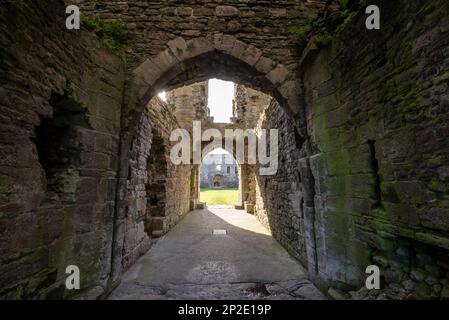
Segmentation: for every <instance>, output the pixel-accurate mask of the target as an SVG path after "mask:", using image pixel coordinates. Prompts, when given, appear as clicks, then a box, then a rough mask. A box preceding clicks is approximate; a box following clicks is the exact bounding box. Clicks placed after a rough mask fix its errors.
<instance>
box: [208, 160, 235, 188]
mask: <svg viewBox="0 0 449 320" xmlns="http://www.w3.org/2000/svg"><path fill="white" fill-rule="evenodd" d="M217 166H219V167H217ZM217 175H218V176H220V177H221V179H219V181H216V180H214V177H215V176H217ZM238 177H239V172H238V165H237V162H236V161H235V160H234V158H233V157H232V156H231V155H230V154H229V153H227V154H208V155H206V157H204V159H203V162H202V164H201V174H200V185H201V188H213V187H238V186H239V178H238ZM217 182H218V184H217Z"/></svg>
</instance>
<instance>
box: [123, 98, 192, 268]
mask: <svg viewBox="0 0 449 320" xmlns="http://www.w3.org/2000/svg"><path fill="white" fill-rule="evenodd" d="M178 127H179V124H178V122H177V121H176V118H175V116H174V115H173V112H172V109H171V108H170V107H169V106H168V105H167V104H166V103H164V102H163V101H161V100H160V99H159V98H157V97H155V98H153V99H152V100H151V102H150V103H149V105H148V107H147V109H146V111H145V113H144V114H143V115H142V118H141V120H140V123H139V127H138V134H139V135H138V136H137V137H136V138H135V140H134V141H133V144H132V146H133V147H132V151H131V158H130V159H129V169H128V172H129V177H128V182H127V183H128V186H127V190H128V195H127V196H126V202H127V203H128V206H127V211H126V216H125V231H124V245H123V269H127V268H129V267H130V266H131V265H132V264H134V262H135V261H136V260H137V259H138V258H139V257H140V256H141V255H142V254H143V253H145V252H146V251H147V250H148V249H149V247H150V238H157V237H160V236H161V235H163V234H164V233H165V232H167V231H168V230H169V229H170V228H171V227H173V226H174V225H175V224H176V223H177V222H178V221H179V219H180V218H181V217H182V216H183V215H184V214H185V213H187V212H188V211H189V208H190V175H191V166H188V165H179V166H176V165H174V164H172V163H171V161H170V147H171V142H170V134H171V132H172V130H174V129H176V128H178Z"/></svg>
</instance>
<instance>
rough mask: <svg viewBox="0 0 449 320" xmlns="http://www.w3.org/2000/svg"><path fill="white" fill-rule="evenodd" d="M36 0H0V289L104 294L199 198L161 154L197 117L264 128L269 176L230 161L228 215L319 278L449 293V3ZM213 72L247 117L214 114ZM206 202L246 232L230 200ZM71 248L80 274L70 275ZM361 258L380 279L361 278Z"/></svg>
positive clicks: (345, 286) (417, 294)
mask: <svg viewBox="0 0 449 320" xmlns="http://www.w3.org/2000/svg"><path fill="white" fill-rule="evenodd" d="M49 1H50V2H48V3H47V2H45V3H44V2H42V1H37V2H36V1H31V0H23V1H19V2H20V3H19V2H17V1H6V2H5V3H2V4H1V5H0V29H1V30H2V36H1V37H0V230H1V231H2V232H1V233H0V256H1V257H0V271H1V272H0V297H1V298H3V297H6V298H22V299H23V298H27V299H35V298H104V297H106V296H107V295H108V294H109V293H110V291H111V290H112V289H113V288H114V287H115V286H116V285H117V284H118V283H119V282H120V281H121V279H122V276H123V274H124V273H125V272H126V270H128V269H129V268H131V267H132V266H133V265H134V264H135V262H136V261H137V260H138V258H139V257H141V256H142V255H144V254H145V253H146V252H148V250H149V248H150V247H151V246H152V244H153V243H154V242H156V240H155V239H156V237H155V236H161V235H164V234H167V231H169V230H171V229H172V227H173V226H175V225H177V224H178V223H179V222H180V221H182V218H185V217H189V216H188V215H187V216H186V214H187V213H188V212H189V211H191V210H195V209H197V210H202V209H201V208H200V207H201V203H200V202H199V184H200V181H199V179H198V177H199V169H200V168H199V164H191V163H188V164H181V165H174V164H173V162H172V161H170V160H169V159H170V150H171V149H172V145H171V141H170V136H171V133H172V132H173V131H174V130H175V129H176V128H182V129H188V130H187V131H189V130H191V131H193V129H192V127H191V126H190V123H191V122H192V120H195V119H196V120H201V122H202V125H203V126H202V127H201V129H212V128H213V129H216V130H218V131H219V132H223V131H225V130H226V129H235V128H240V129H245V128H256V131H257V130H259V131H258V132H260V130H262V129H264V128H276V129H277V130H278V138H279V139H278V142H279V143H278V148H277V152H275V153H273V156H275V158H276V159H277V160H278V161H277V165H276V170H275V172H274V173H273V174H272V175H271V176H270V177H267V176H264V175H262V174H260V169H263V166H261V165H248V164H243V163H239V166H240V168H239V170H240V172H239V174H240V185H241V190H242V197H241V202H242V203H241V205H242V208H245V203H246V205H247V206H246V209H247V210H246V211H252V212H254V215H251V216H248V215H247V214H245V213H243V212H240V213H241V214H242V215H241V217H247V218H248V217H251V219H252V218H254V219H256V218H257V221H259V222H262V224H263V225H264V226H265V227H266V228H267V229H269V230H270V231H271V234H272V236H273V237H274V238H275V239H276V240H277V241H278V242H279V243H280V244H282V246H283V248H284V249H286V250H287V251H288V252H289V253H290V254H291V255H292V256H293V257H295V258H296V260H299V261H300V262H301V263H302V265H303V266H305V267H307V273H308V277H309V278H310V279H311V280H312V281H313V282H314V283H315V284H316V285H318V286H319V287H320V288H322V289H323V290H324V291H326V292H328V293H329V294H330V295H334V296H337V297H346V298H350V297H352V298H364V297H368V298H376V297H377V296H380V297H392V298H435V299H440V298H447V297H448V292H449V285H448V281H449V280H448V274H449V273H448V271H449V263H448V259H447V257H448V256H449V254H448V250H449V240H448V239H449V235H448V232H449V231H448V230H449V224H448V215H447V212H449V211H448V210H449V209H448V208H449V205H448V201H447V200H448V198H449V196H448V194H449V189H448V181H449V173H448V167H449V163H448V159H449V157H448V154H449V152H448V141H447V138H446V137H447V135H448V134H447V132H448V129H447V120H448V116H447V78H448V71H447V70H448V68H447V61H448V51H447V47H448V45H449V44H448V39H447V37H445V34H446V32H445V31H446V29H447V27H446V26H447V20H448V14H447V12H449V10H448V6H449V4H447V3H446V2H444V1H438V0H423V1H419V2H412V1H405V0H397V1H383V0H378V1H377V0H376V1H374V2H375V3H376V5H378V7H379V8H380V10H381V11H382V20H383V21H389V23H388V24H387V23H382V28H381V31H377V30H365V29H364V28H365V26H366V25H365V18H366V14H365V9H366V8H365V5H364V3H363V2H361V1H319V0H318V1H297V0H284V1H272V2H266V3H265V4H264V5H263V6H262V5H260V2H259V1H253V0H249V1H243V2H242V1H238V0H229V1H223V0H211V1H208V4H207V5H204V4H202V3H200V2H198V1H197V2H192V1H188V0H180V1H176V3H171V2H170V3H168V2H166V1H165V2H164V1H155V0H149V1H128V2H126V3H124V2H120V3H118V2H115V1H104V2H101V3H100V2H98V1H90V0H80V1H77V3H78V4H79V5H80V7H81V9H82V10H83V14H85V15H86V16H89V15H91V16H92V15H96V16H97V18H98V19H104V21H101V23H99V25H98V26H92V25H91V23H88V22H87V21H84V22H83V26H82V28H81V30H76V31H75V30H67V28H66V27H65V21H64V12H65V10H64V9H65V8H64V5H63V1H60V0H49ZM49 3H50V4H51V5H49ZM345 4H346V5H347V4H350V6H349V7H347V6H346V7H345ZM94 20H95V21H96V19H94ZM117 20H123V21H122V22H123V24H120V23H119V24H117V23H116V22H117ZM113 21H115V22H113ZM311 21H312V23H311ZM416 21H418V22H419V23H411V22H416ZM111 24H112V25H111ZM317 25H318V26H320V30H314V26H317ZM118 26H122V27H123V29H122V30H121V29H120V28H121V27H118ZM98 28H105V30H98ZM360 28H362V29H363V32H361V31H360ZM292 29H294V30H295V31H296V32H295V34H296V35H298V34H300V33H301V34H302V35H303V37H302V38H301V39H297V38H295V37H293V36H292V35H291V30H292ZM309 29H310V30H309ZM111 30H114V32H113V33H114V34H115V36H117V33H118V39H111V38H110V37H111V36H113V35H111V34H110V31H111ZM304 30H306V31H307V30H309V32H306V34H303V33H304V32H303V31H304ZM43 31H45V32H43ZM122 31H123V32H122ZM324 31H325V32H324ZM322 32H324V34H323V33H322ZM124 34H125V35H124ZM123 39H126V40H128V41H126V43H120V42H114V41H120V40H123ZM111 40H114V41H112V46H111ZM210 78H220V79H225V80H230V81H234V82H235V83H236V96H235V112H236V114H241V115H243V118H240V119H237V120H238V121H235V122H233V123H232V124H231V125H219V124H213V122H211V121H210V119H209V116H208V114H207V103H206V102H207V97H206V92H207V88H206V84H205V83H207V82H206V81H207V80H208V79H210ZM160 91H168V92H167V102H164V101H162V100H160V99H158V98H157V94H158V93H160ZM181 91H183V93H182V98H180V92H181ZM256 91H260V92H262V93H263V94H265V96H263V95H262V93H260V92H259V93H257V92H256ZM267 97H268V99H267ZM272 98H274V100H272ZM176 101H178V102H179V101H184V102H183V103H185V104H186V105H187V108H185V109H184V110H183V112H179V113H178V111H179V110H180V109H179V108H178V106H177V103H178V102H176ZM256 102H257V103H256ZM257 104H263V110H259V111H260V113H257V112H256V116H255V115H251V113H252V112H251V110H253V111H254V110H256V111H257V110H258V109H257V108H256V105H257ZM189 110H194V112H190V111H189ZM183 113H184V114H187V115H189V118H188V119H187V118H183V119H181V118H182V116H181V114H183ZM186 119H187V120H186ZM185 124H189V125H188V126H186V125H185ZM270 145H272V146H273V145H274V143H272V142H271V141H270ZM198 147H199V149H202V147H203V146H202V145H201V144H200V145H199V146H198ZM221 147H223V145H221ZM270 154H271V153H270ZM251 208H252V210H249V209H251ZM203 210H204V209H203ZM233 213H235V214H236V215H237V213H236V212H233ZM203 215H205V216H204V217H205V218H206V220H207V221H209V222H210V223H211V224H213V223H215V222H217V221H218V222H217V223H222V224H220V225H219V226H220V228H221V227H223V228H224V229H226V230H230V231H232V232H234V234H235V236H236V237H237V238H238V239H239V241H240V240H241V241H243V240H242V239H244V238H245V236H250V237H251V239H253V240H260V239H258V238H257V237H256V235H254V233H255V234H257V232H252V231H251V233H249V234H246V233H245V231H244V230H245V229H244V228H237V229H236V228H234V227H235V225H234V224H235V221H234V220H232V219H234V217H236V215H234V214H231V215H228V214H227V213H213V212H210V213H207V214H206V213H205V212H204V211H201V212H198V215H197V217H200V218H201V217H203ZM193 217H194V216H193ZM218 219H221V220H223V221H219V220H218ZM194 220H195V219H194ZM252 221H253V222H254V221H255V220H252ZM257 221H256V222H257ZM249 224H251V223H249ZM179 226H180V228H182V225H179ZM186 226H187V227H188V226H189V224H187V225H186ZM193 226H197V227H198V229H199V230H201V224H200V225H197V224H195V223H193ZM193 226H192V227H193ZM232 226H234V227H232ZM203 227H204V226H203ZM207 228H208V229H207V230H209V231H210V229H211V228H210V225H209V226H208V227H207ZM175 229H176V228H175ZM188 229H189V227H188V228H187V230H188ZM239 229H243V230H239ZM184 230H186V229H184ZM209 231H208V232H209ZM218 231H220V230H218ZM218 233H220V232H218ZM207 234H208V235H211V233H210V232H209V233H207ZM204 235H205V233H201V232H200V233H199V234H198V236H204ZM240 235H242V237H241V238H240ZM169 236H170V233H168V234H167V237H169ZM254 237H256V238H257V239H256V238H254ZM237 238H236V239H237ZM213 239H214V240H213V241H215V240H217V241H216V242H217V246H216V247H213V250H215V251H218V252H219V251H220V250H219V249H223V247H220V246H221V244H220V243H221V242H220V241H219V240H223V239H220V238H213ZM234 240H235V239H234ZM265 240H266V239H265ZM270 241H271V240H270ZM159 243H162V241H160V242H156V246H157V244H159ZM264 243H265V244H267V242H264ZM228 244H229V245H231V247H232V241H231V242H228ZM192 245H193V244H192ZM156 246H155V247H154V249H157V248H158V247H156ZM251 246H254V247H257V241H254V242H252V243H251ZM235 247H237V246H235ZM235 247H234V248H235ZM171 248H173V247H171ZM159 249H162V250H163V249H164V247H159ZM165 249H166V248H165ZM175 249H176V248H175ZM236 250H237V249H236ZM156 251H157V250H155V252H156ZM150 252H151V250H150ZM282 252H284V251H282ZM165 258H167V257H165ZM165 258H164V259H165ZM234 262H235V261H234ZM68 265H76V266H79V268H80V272H81V274H82V279H83V282H82V289H81V290H79V291H71V290H68V289H67V288H66V287H65V278H66V274H65V270H66V267H67V266H68ZM155 265H157V262H156V263H155ZM212 265H213V266H217V264H212ZM371 265H376V266H378V267H379V271H380V272H381V275H382V277H381V279H382V289H381V290H375V291H374V290H371V291H367V290H364V289H363V288H364V284H365V280H366V273H365V271H366V268H367V266H371ZM191 266H192V267H193V269H195V268H194V267H195V266H193V264H192V265H191ZM222 266H223V269H224V270H227V271H232V268H231V269H230V268H228V267H229V265H228V264H218V269H220V268H221V267H222ZM290 266H291V269H290V268H289V270H287V271H288V272H293V271H295V270H297V269H295V268H296V265H295V266H293V264H290ZM202 268H203V269H202ZM214 268H215V267H213V268H212V269H210V268H209V267H208V265H204V264H200V270H206V272H208V271H210V270H212V271H213V270H216V268H215V269H214ZM273 268H274V269H276V270H279V269H277V268H279V266H273ZM212 271H211V272H212ZM287 271H286V272H287ZM288 272H287V274H288ZM195 274H196V275H198V273H195ZM227 274H229V275H230V279H232V277H233V276H232V275H234V274H235V273H233V272H229V273H227ZM242 274H245V273H244V272H243V273H242ZM360 288H362V290H360V291H358V290H359V289H360ZM267 290H268V289H267ZM337 290H338V291H337ZM356 291H357V292H356ZM349 292H352V295H351V296H350V295H349ZM381 292H382V294H381ZM335 293H336V294H335Z"/></svg>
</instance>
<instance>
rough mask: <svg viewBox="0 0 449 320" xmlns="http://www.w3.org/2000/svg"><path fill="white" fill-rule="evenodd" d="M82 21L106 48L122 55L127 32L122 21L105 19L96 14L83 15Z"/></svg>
mask: <svg viewBox="0 0 449 320" xmlns="http://www.w3.org/2000/svg"><path fill="white" fill-rule="evenodd" d="M82 23H83V24H84V25H85V26H86V27H87V28H88V29H90V30H92V31H94V32H95V33H96V34H97V36H98V37H99V38H100V39H101V41H102V43H103V45H104V46H105V47H106V48H108V49H109V50H110V51H112V52H113V53H115V54H118V55H120V56H121V55H123V53H124V49H125V46H126V39H127V32H126V26H125V24H124V23H123V22H122V21H119V20H113V21H105V20H102V19H100V18H99V17H97V16H93V17H88V16H83V17H82Z"/></svg>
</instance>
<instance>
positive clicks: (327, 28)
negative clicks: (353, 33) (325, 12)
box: [291, 0, 365, 47]
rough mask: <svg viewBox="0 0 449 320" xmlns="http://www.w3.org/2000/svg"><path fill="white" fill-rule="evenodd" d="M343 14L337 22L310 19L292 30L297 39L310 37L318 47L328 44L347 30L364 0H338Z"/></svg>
mask: <svg viewBox="0 0 449 320" xmlns="http://www.w3.org/2000/svg"><path fill="white" fill-rule="evenodd" d="M337 1H338V6H339V9H340V12H341V16H340V18H339V19H337V21H336V23H329V22H328V21H326V20H325V19H324V20H320V18H315V19H309V20H307V22H306V23H304V24H302V25H299V26H296V27H294V28H293V29H292V30H291V33H292V35H293V37H295V38H296V39H304V38H309V39H312V41H313V42H314V44H315V45H316V46H318V47H322V46H325V45H327V44H328V43H329V42H330V41H332V39H333V38H334V36H336V35H339V34H340V33H341V32H342V31H343V30H345V29H346V28H347V27H348V26H349V25H350V24H351V23H352V22H353V20H354V18H355V17H356V16H357V14H358V12H359V10H360V8H362V7H363V4H364V3H365V1H364V0H337Z"/></svg>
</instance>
